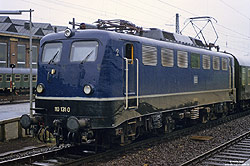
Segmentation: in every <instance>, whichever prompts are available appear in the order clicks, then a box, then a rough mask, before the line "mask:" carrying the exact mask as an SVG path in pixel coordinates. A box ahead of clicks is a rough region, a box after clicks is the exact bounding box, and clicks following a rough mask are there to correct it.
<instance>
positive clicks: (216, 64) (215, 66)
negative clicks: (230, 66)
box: [213, 56, 220, 70]
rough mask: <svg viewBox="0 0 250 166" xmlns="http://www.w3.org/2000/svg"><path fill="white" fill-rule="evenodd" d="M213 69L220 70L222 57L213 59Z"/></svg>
mask: <svg viewBox="0 0 250 166" xmlns="http://www.w3.org/2000/svg"><path fill="white" fill-rule="evenodd" d="M213 69H214V70H220V57H217V56H214V57H213Z"/></svg>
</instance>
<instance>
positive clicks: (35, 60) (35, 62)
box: [32, 46, 37, 68]
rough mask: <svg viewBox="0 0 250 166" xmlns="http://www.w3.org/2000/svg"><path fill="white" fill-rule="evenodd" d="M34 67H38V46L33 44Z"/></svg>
mask: <svg viewBox="0 0 250 166" xmlns="http://www.w3.org/2000/svg"><path fill="white" fill-rule="evenodd" d="M32 67H33V68H37V46H32Z"/></svg>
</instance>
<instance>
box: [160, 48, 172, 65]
mask: <svg viewBox="0 0 250 166" xmlns="http://www.w3.org/2000/svg"><path fill="white" fill-rule="evenodd" d="M161 63H162V66H166V67H173V66H174V51H173V50H171V49H167V48H163V49H161Z"/></svg>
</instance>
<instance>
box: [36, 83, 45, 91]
mask: <svg viewBox="0 0 250 166" xmlns="http://www.w3.org/2000/svg"><path fill="white" fill-rule="evenodd" d="M36 91H37V93H42V92H43V91H44V85H43V84H41V83H40V84H38V85H37V87H36Z"/></svg>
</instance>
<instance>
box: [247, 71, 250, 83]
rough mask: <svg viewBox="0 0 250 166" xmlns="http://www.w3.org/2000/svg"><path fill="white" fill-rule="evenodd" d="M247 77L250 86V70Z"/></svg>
mask: <svg viewBox="0 0 250 166" xmlns="http://www.w3.org/2000/svg"><path fill="white" fill-rule="evenodd" d="M247 75H248V77H247V80H248V85H250V68H248V71H247Z"/></svg>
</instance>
